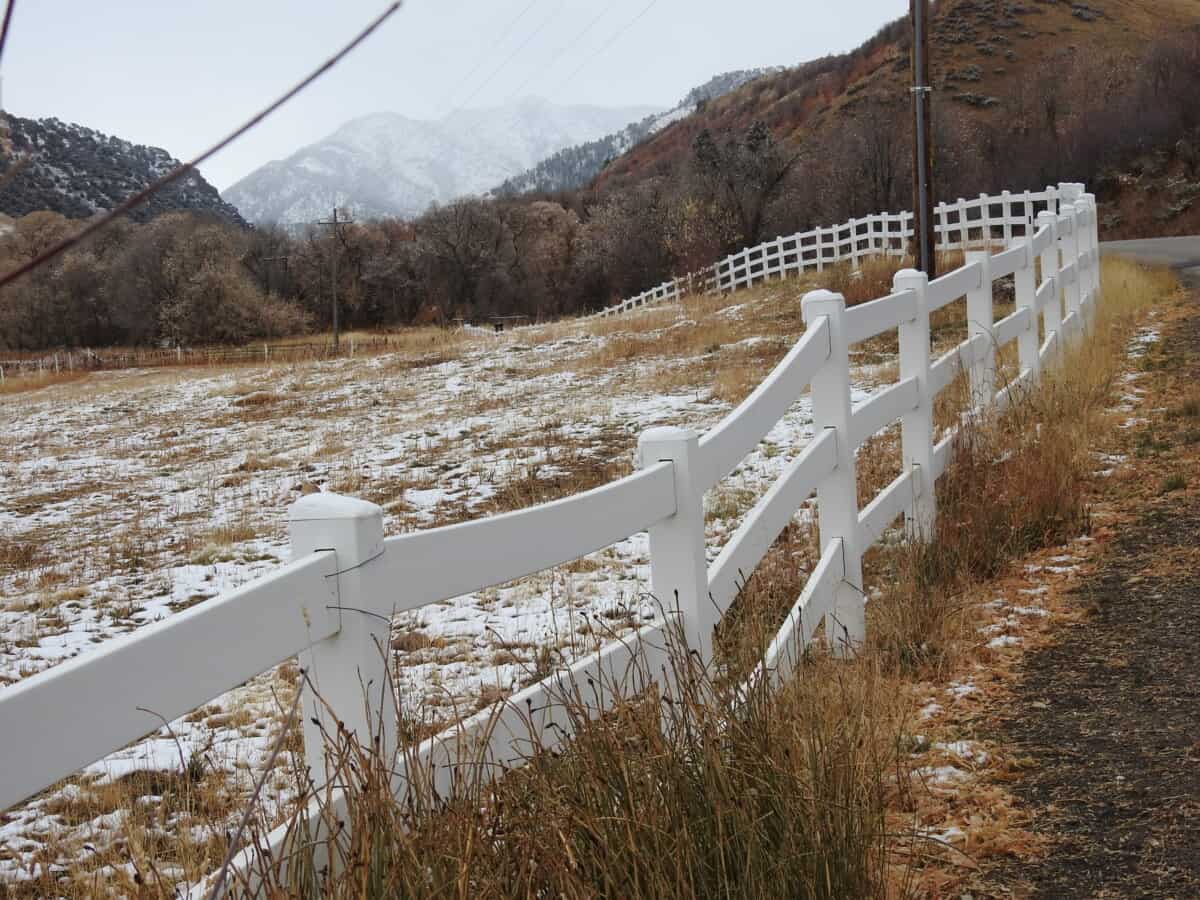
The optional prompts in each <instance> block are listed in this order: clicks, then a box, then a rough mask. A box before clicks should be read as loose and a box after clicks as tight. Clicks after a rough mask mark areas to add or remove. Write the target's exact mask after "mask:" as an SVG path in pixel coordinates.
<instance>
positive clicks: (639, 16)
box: [558, 0, 658, 88]
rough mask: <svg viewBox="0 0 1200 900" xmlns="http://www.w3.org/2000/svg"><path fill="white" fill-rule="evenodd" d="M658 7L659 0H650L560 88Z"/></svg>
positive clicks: (564, 82)
mask: <svg viewBox="0 0 1200 900" xmlns="http://www.w3.org/2000/svg"><path fill="white" fill-rule="evenodd" d="M656 5H658V0H650V2H649V3H647V4H646V6H645V8H643V9H642V11H641V12H640V13H638V14H637V15H636V16H634V17H633V18H632V19H630V20H629V21H628V22H626V23H625V24H624V25H623V26H622V27H621V28H620V30H618V31H617V33H616V34H614V35H613V36H612V37H611V38H609V39H608V41H607V42H606V43H605V44H604V45H603V46H602V47H600V49H598V50H597V51H596V52H595V53H593V54H592V55H591V56H589V57H588V58H587V59H585V60H584V61H583V62H581V63H580V64H579V66H578V67H577V68H576V69H575V71H574V72H572V73H571V74H570V75H568V76H567V77H566V79H565V80H563V81H561V82H560V83H559V84H558V87H560V88H561V87H565V86H566V85H568V84H570V83H571V82H572V81H573V80H574V79H575V76H576V75H578V74H579V73H580V72H582V71H583V69H584V67H585V66H587V65H588V64H589V63H591V61H592V60H594V59H595V58H596V57H598V56H600V54H602V53H604V52H605V51H606V50H608V48H609V47H611V46H612V45H613V44H615V43H616V42H617V41H618V40H619V39H620V38H621V37H622V36H624V34H625V32H627V31H628V30H629V29H630V28H632V27H633V26H634V25H636V24H637V23H638V22H640V21H641V20H642V18H643V17H644V16H645V15H646V13H648V12H650V10H651V9H652V8H653V7H655V6H656Z"/></svg>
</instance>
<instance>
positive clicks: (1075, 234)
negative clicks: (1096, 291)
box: [1059, 203, 1083, 337]
mask: <svg viewBox="0 0 1200 900" xmlns="http://www.w3.org/2000/svg"><path fill="white" fill-rule="evenodd" d="M1059 214H1060V215H1062V216H1064V217H1066V219H1067V221H1068V222H1070V225H1069V226H1068V231H1069V233H1068V234H1065V235H1061V236H1060V241H1061V243H1062V257H1063V258H1062V267H1063V268H1064V269H1066V268H1068V267H1069V266H1070V265H1071V264H1072V263H1074V264H1075V277H1074V278H1073V279H1072V280H1071V281H1070V282H1069V283H1068V284H1065V285H1063V289H1064V292H1065V294H1066V299H1067V312H1066V315H1068V316H1069V315H1070V314H1071V313H1079V315H1077V316H1076V317H1075V327H1076V328H1078V327H1079V326H1080V325H1082V324H1083V323H1082V321H1081V319H1082V317H1083V313H1081V312H1080V311H1079V306H1080V300H1081V299H1082V295H1081V294H1080V290H1079V287H1080V281H1081V280H1082V278H1083V273H1082V272H1081V271H1080V268H1081V267H1080V265H1079V212H1078V211H1077V210H1076V209H1075V205H1074V204H1073V203H1064V204H1063V205H1062V206H1061V207H1060V208H1059ZM1069 337H1074V336H1073V335H1070V336H1069Z"/></svg>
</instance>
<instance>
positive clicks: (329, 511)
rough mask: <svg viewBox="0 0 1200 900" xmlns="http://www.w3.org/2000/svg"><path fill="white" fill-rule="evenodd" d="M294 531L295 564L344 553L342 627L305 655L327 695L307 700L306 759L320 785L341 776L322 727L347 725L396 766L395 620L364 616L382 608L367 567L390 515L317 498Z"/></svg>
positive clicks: (303, 661) (303, 503) (298, 513)
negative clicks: (372, 598) (371, 594)
mask: <svg viewBox="0 0 1200 900" xmlns="http://www.w3.org/2000/svg"><path fill="white" fill-rule="evenodd" d="M288 533H289V537H290V540H291V552H292V558H293V559H299V558H301V557H303V556H306V555H308V554H309V553H314V552H316V551H318V550H332V551H334V552H335V553H336V554H337V572H338V574H337V576H336V578H337V589H336V597H337V600H336V603H337V606H338V609H337V610H336V613H337V615H338V616H339V618H340V621H341V628H340V630H339V631H338V632H337V634H335V635H333V636H332V637H330V638H327V639H326V640H324V641H321V642H319V643H316V644H313V646H312V647H310V648H309V649H308V650H307V651H305V652H303V653H301V654H300V667H301V668H302V669H303V670H304V671H305V672H306V673H307V674H308V677H309V679H310V680H311V681H312V684H313V687H314V688H315V690H316V692H317V693H318V694H319V695H320V700H318V699H317V697H315V696H313V695H312V694H311V693H309V694H308V695H307V696H306V697H305V700H304V755H305V759H306V761H307V763H308V766H309V775H310V777H311V778H313V780H314V781H315V782H316V784H317V785H318V786H320V785H322V784H324V783H325V780H326V779H328V778H329V777H332V776H333V774H334V773H333V772H332V771H330V766H327V765H326V757H325V750H326V747H325V739H324V735H323V734H322V730H324V733H325V734H328V735H330V736H332V737H334V738H336V737H337V735H338V731H339V726H341V727H343V728H344V729H345V731H346V732H347V733H348V734H351V735H353V736H354V738H355V739H356V740H358V742H359V743H360V744H362V745H363V746H372V745H374V746H377V747H378V748H379V750H380V752H381V753H382V754H384V756H383V759H385V760H387V761H389V762H390V759H391V753H392V751H393V750H394V748H395V730H396V722H395V704H394V702H393V697H392V692H391V687H392V684H391V679H390V678H389V662H390V659H391V651H390V638H391V635H390V631H391V622H390V620H389V619H387V618H385V617H381V616H376V615H374V614H372V613H368V612H362V611H361V610H365V609H369V608H370V607H371V606H375V605H377V604H375V603H369V602H368V601H367V600H366V599H365V598H363V596H362V594H363V592H364V591H365V590H366V588H365V585H364V583H363V580H362V567H363V566H365V565H366V564H367V563H369V562H370V561H371V560H373V559H376V558H377V557H379V556H381V555H382V554H383V510H382V509H380V508H379V507H378V506H376V505H375V504H374V503H368V502H367V501H365V500H358V499H355V498H353V497H342V496H339V495H337V494H329V493H318V494H309V495H308V496H307V497H303V498H301V499H300V500H298V501H296V502H295V503H293V504H292V505H291V507H290V508H289V509H288ZM321 701H323V702H321ZM314 719H315V721H314Z"/></svg>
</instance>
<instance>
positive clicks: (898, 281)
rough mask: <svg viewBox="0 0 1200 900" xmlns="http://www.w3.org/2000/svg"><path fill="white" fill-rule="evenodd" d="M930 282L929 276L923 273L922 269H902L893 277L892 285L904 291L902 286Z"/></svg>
mask: <svg viewBox="0 0 1200 900" xmlns="http://www.w3.org/2000/svg"><path fill="white" fill-rule="evenodd" d="M928 281H929V274H928V273H927V272H922V271H921V270H920V269H901V270H900V271H899V272H897V273H896V274H895V275H893V276H892V285H893V286H894V287H896V288H897V289H900V290H903V288H901V287H900V285H902V284H903V285H911V284H913V282H917V283H926V282H928Z"/></svg>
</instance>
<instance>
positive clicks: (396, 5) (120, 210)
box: [0, 0, 402, 287]
mask: <svg viewBox="0 0 1200 900" xmlns="http://www.w3.org/2000/svg"><path fill="white" fill-rule="evenodd" d="M401 5H402V3H401V0H395V2H393V3H391V4H389V5H388V7H387V9H385V10H384V11H383V12H382V13H380V14H379V15H378V16H376V17H375V18H374V19H373V20H372V21H371V22H370V24H368V25H367V26H366V28H364V29H363V30H362V31H360V32H359V33H358V34H357V35H356V36H355V37H354V39H353V40H351V41H350V43H348V44H346V46H344V47H343V48H342V49H341V50H339V51H338V52H337V53H336V54H335V55H333V56H331V57H330V58H329V59H327V60H326V61H325V62H324V63H322V64H321V65H320V66H319V67H318V68H316V69H315V70H313V71H312V72H311V73H310V74H309V75H308V76H307V77H306V78H305V79H304V80H303V81H300V82H299V83H297V84H296V85H294V86H293V87H292V88H291V89H290V90H288V92H287V93H285V94H284V95H283V96H281V97H280V98H279V99H277V100H276V101H275V102H274V103H272V104H271V105H270V106H268V107H266V108H265V109H262V110H260V111H259V112H258V113H256V114H255V115H254V116H253V117H251V118H250V119H249V120H248V121H246V122H245V123H243V124H242V125H240V126H239V127H238V128H237V129H236V130H234V131H233V132H231V133H230V134H228V135H226V136H225V137H223V138H222V139H221V140H219V141H218V142H217V143H215V144H213V145H212V146H211V147H209V148H208V149H207V150H205V151H204V152H203V153H201V154H200V155H199V156H197V157H196V158H195V159H193V160H191V161H190V162H186V163H182V164H180V165H179V166H177V167H176V168H174V169H172V170H171V171H170V172H168V173H167V174H165V175H163V176H162V177H161V178H159V179H157V180H156V181H153V182H151V183H150V184H149V185H147V186H146V187H144V188H143V189H142V190H140V191H138V192H137V193H136V194H134V195H133V196H132V197H129V198H128V199H127V200H125V201H124V202H123V203H121V204H120V205H119V206H117V207H115V208H113V209H112V210H110V211H109V212H107V213H105V214H104V215H103V216H101V217H100V218H98V219H93V220H92V221H91V222H89V223H88V225H87V226H86V227H84V228H83V229H81V230H80V231H78V232H76V233H75V234H73V235H71V236H70V237H66V238H63V239H62V240H61V241H59V242H58V243H57V244H55V245H54V246H52V247H50V248H49V249H48V250H46V251H44V252H43V253H41V254H40V255H38V256H37V257H35V258H33V259H31V260H29V262H27V263H25V264H24V265H21V266H18V267H17V268H16V269H14V270H12V271H11V272H9V273H8V274H6V275H4V277H2V278H0V287H4V286H5V285H7V284H11V283H12V282H13V281H15V280H16V279H18V278H20V277H21V276H22V275H25V274H27V273H29V272H32V271H33V270H34V269H37V268H39V267H40V266H43V265H45V264H46V263H48V262H49V261H50V260H52V259H54V258H55V257H56V256H58V255H59V254H61V253H63V252H64V251H66V250H69V249H71V248H72V247H74V246H75V245H76V244H78V243H79V242H80V241H82V240H83V239H85V238H87V237H90V236H91V235H93V234H95V233H96V232H97V231H99V230H100V229H101V228H104V227H106V226H107V225H108V224H109V223H111V222H112V221H113V220H115V219H117V218H118V217H120V216H123V215H124V214H125V213H127V212H129V211H130V210H133V209H136V208H137V207H139V206H141V205H142V204H143V203H145V202H146V201H147V200H149V199H150V198H151V197H153V196H154V195H155V194H157V193H158V192H159V191H161V190H162V189H163V188H165V187H166V186H167V185H169V184H172V183H174V182H176V181H178V180H179V179H180V178H182V177H183V176H184V175H187V174H188V173H189V172H191V171H193V170H194V169H196V168H198V167H199V166H200V165H201V164H203V163H204V162H205V161H207V160H208V159H209V158H210V157H212V156H213V155H214V154H216V153H218V152H220V151H221V150H224V149H225V148H226V147H228V146H229V145H230V144H232V143H233V142H234V141H236V140H237V139H238V138H240V137H241V136H242V135H244V134H245V133H246V132H248V131H250V130H251V129H253V128H255V127H256V126H258V125H259V124H260V123H261V122H262V121H263V120H264V119H266V118H267V117H268V116H269V115H271V113H273V112H275V111H276V110H277V109H279V108H280V107H281V106H283V105H284V104H286V103H287V102H288V101H289V100H291V99H292V98H293V97H295V96H296V95H297V94H299V93H300V92H301V91H303V90H304V89H305V88H307V87H308V86H309V85H310V84H312V83H313V82H314V81H316V80H317V79H318V78H320V77H321V76H322V75H324V74H325V73H326V72H328V71H329V70H330V69H332V68H333V67H334V66H336V65H337V64H338V63H339V62H341V61H342V60H343V59H345V58H346V56H348V55H349V54H350V53H351V52H352V51H353V50H354V49H355V48H356V47H358V45H359V44H361V43H362V42H363V41H365V40H366V39H367V38H368V37H370V36H371V34H372V33H373V32H374V31H375V30H376V29H377V28H379V26H380V25H382V24H383V23H384V22H385V21H386V20H387V19H389V18H390V17H391V16H392V15H393V14H394V13H395V12H396V11H397V10H399V9H400V7H401Z"/></svg>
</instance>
